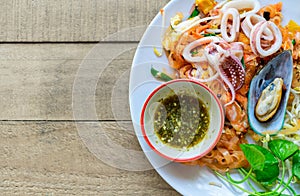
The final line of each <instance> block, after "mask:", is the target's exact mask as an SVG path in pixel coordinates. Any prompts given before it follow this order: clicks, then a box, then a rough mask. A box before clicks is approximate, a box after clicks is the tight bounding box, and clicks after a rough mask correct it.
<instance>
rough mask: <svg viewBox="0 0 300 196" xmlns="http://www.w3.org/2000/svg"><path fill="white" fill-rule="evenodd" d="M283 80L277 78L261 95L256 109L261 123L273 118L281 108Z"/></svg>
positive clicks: (256, 114)
mask: <svg viewBox="0 0 300 196" xmlns="http://www.w3.org/2000/svg"><path fill="white" fill-rule="evenodd" d="M282 87H283V80H282V79H281V78H275V79H274V81H273V82H271V83H270V84H269V85H268V86H267V87H266V88H265V89H264V90H263V91H262V93H261V96H260V97H259V99H258V102H257V104H256V107H255V116H256V117H257V119H258V120H259V121H261V122H265V121H267V120H269V119H270V118H272V117H273V116H274V115H275V113H276V112H277V109H278V107H279V104H280V101H281V97H282Z"/></svg>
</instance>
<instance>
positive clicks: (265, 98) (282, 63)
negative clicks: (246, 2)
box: [248, 51, 293, 135]
mask: <svg viewBox="0 0 300 196" xmlns="http://www.w3.org/2000/svg"><path fill="white" fill-rule="evenodd" d="M292 76H293V61H292V55H291V52H290V51H283V52H282V53H280V54H279V55H277V56H276V57H275V58H273V59H272V60H271V61H269V62H268V64H267V65H266V66H265V67H264V68H263V69H262V70H261V71H260V72H259V73H258V74H257V75H256V76H255V77H254V78H253V79H252V81H251V84H250V89H249V94H248V119H249V123H250V127H251V128H252V130H253V131H255V132H256V133H258V134H260V135H264V134H266V133H268V134H271V135H273V134H276V133H278V132H279V131H280V130H281V129H282V127H283V123H284V117H285V111H286V106H287V102H288V98H289V94H290V89H291V83H292Z"/></svg>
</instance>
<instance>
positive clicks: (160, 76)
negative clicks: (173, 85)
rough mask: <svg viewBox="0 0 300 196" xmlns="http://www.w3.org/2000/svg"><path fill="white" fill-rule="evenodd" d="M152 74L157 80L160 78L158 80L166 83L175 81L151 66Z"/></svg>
mask: <svg viewBox="0 0 300 196" xmlns="http://www.w3.org/2000/svg"><path fill="white" fill-rule="evenodd" d="M151 74H152V75H153V76H154V77H155V78H158V79H161V80H163V81H165V82H168V81H171V80H173V78H171V77H170V76H168V75H167V74H165V73H163V72H160V71H158V70H156V69H154V68H153V66H151Z"/></svg>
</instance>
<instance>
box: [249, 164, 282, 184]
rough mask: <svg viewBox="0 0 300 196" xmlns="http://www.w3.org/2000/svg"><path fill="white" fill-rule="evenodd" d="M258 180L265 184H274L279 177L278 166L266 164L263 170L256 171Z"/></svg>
mask: <svg viewBox="0 0 300 196" xmlns="http://www.w3.org/2000/svg"><path fill="white" fill-rule="evenodd" d="M254 173H255V175H256V179H257V181H259V182H263V183H264V184H272V183H273V182H274V181H275V180H276V179H277V178H278V175H279V166H278V164H265V167H264V169H263V170H254Z"/></svg>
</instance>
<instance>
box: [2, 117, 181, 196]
mask: <svg viewBox="0 0 300 196" xmlns="http://www.w3.org/2000/svg"><path fill="white" fill-rule="evenodd" d="M80 124H85V125H86V123H80ZM88 125H89V126H90V127H96V126H101V127H102V128H103V129H102V131H103V132H104V133H105V134H106V135H108V136H109V137H110V138H111V139H112V141H116V142H118V144H120V145H121V146H123V147H124V148H126V149H133V150H136V151H141V149H140V147H139V145H138V142H137V139H136V137H135V135H134V134H133V128H132V125H131V123H130V122H122V123H119V124H117V123H109V122H107V123H104V122H102V123H88ZM120 126H122V127H123V128H122V129H120ZM0 134H1V140H0V154H1V159H0V168H1V169H0V192H1V194H2V195H3V194H4V195H12V194H16V195H24V194H39V195H61V194H67V195H99V194H100V195H103V194H104V195H112V194H118V195H119V194H121V195H132V194H138V195H177V193H176V192H175V191H174V190H173V189H172V188H171V187H170V186H169V185H168V184H166V183H165V182H164V181H163V180H162V179H161V177H160V176H159V175H158V174H157V173H156V172H155V170H147V171H143V172H137V171H125V170H122V169H118V168H115V167H112V166H109V165H107V164H105V163H104V162H103V161H102V160H99V159H97V158H96V157H95V156H94V155H93V154H92V153H91V152H90V151H89V150H88V149H87V148H86V146H85V145H84V144H83V141H82V140H81V139H80V137H79V134H78V132H77V128H76V125H75V123H74V122H56V123H54V122H27V123H24V122H23V123H22V122H0ZM120 161H124V160H121V159H120ZM142 161H145V160H142Z"/></svg>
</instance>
